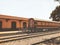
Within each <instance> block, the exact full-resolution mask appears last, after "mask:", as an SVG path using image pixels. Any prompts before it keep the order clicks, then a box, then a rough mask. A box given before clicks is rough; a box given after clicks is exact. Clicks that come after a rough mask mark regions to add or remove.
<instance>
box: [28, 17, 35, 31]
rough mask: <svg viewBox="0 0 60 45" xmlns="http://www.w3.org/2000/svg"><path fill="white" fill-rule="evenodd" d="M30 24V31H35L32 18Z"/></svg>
mask: <svg viewBox="0 0 60 45" xmlns="http://www.w3.org/2000/svg"><path fill="white" fill-rule="evenodd" d="M28 22H29V24H28V28H29V30H31V31H34V19H33V18H30V19H29V21H28Z"/></svg>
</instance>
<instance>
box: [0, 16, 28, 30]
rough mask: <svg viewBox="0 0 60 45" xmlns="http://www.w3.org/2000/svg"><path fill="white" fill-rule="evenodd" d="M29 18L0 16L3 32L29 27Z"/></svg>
mask: <svg viewBox="0 0 60 45" xmlns="http://www.w3.org/2000/svg"><path fill="white" fill-rule="evenodd" d="M27 21H28V18H22V17H15V16H7V15H0V29H1V30H11V29H13V30H15V29H21V28H25V27H28V22H27Z"/></svg>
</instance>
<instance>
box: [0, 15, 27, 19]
mask: <svg viewBox="0 0 60 45" xmlns="http://www.w3.org/2000/svg"><path fill="white" fill-rule="evenodd" d="M0 18H3V19H16V20H28V18H23V17H16V16H7V15H2V14H0Z"/></svg>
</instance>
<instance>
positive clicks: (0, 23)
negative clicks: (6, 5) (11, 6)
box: [0, 21, 2, 29]
mask: <svg viewBox="0 0 60 45" xmlns="http://www.w3.org/2000/svg"><path fill="white" fill-rule="evenodd" d="M0 29H2V22H1V21H0Z"/></svg>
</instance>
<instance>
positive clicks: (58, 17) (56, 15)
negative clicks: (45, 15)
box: [50, 6, 60, 21]
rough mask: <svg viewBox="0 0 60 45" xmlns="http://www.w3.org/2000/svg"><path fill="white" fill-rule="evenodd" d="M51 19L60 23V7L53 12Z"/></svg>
mask: <svg viewBox="0 0 60 45" xmlns="http://www.w3.org/2000/svg"><path fill="white" fill-rule="evenodd" d="M50 18H52V20H53V21H60V6H57V7H56V9H55V10H53V11H52V13H51V16H50Z"/></svg>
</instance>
